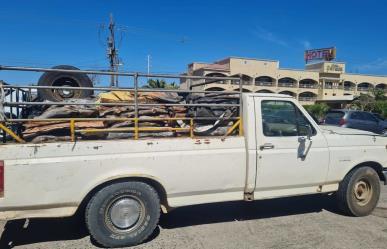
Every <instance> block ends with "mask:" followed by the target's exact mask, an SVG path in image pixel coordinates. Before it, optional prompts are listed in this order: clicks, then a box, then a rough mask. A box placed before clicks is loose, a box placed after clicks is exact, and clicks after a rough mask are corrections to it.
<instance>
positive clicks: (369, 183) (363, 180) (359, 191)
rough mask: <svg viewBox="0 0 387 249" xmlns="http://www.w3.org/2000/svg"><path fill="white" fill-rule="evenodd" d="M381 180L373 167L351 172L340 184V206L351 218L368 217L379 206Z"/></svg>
mask: <svg viewBox="0 0 387 249" xmlns="http://www.w3.org/2000/svg"><path fill="white" fill-rule="evenodd" d="M379 196H380V179H379V176H378V174H377V173H376V171H375V170H374V169H373V168H371V167H360V168H356V169H354V170H352V171H351V172H349V173H348V174H347V175H346V176H345V177H344V179H343V181H342V182H341V183H340V184H339V190H338V192H337V201H338V206H339V208H340V210H341V211H343V212H344V213H345V214H347V215H351V216H367V215H369V214H371V213H372V211H373V210H374V209H375V207H376V205H377V204H378V201H379Z"/></svg>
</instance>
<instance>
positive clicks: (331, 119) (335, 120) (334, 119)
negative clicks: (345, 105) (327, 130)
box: [325, 111, 344, 124]
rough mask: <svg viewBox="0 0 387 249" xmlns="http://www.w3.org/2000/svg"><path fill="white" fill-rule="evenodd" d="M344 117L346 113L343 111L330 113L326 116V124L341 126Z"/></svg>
mask: <svg viewBox="0 0 387 249" xmlns="http://www.w3.org/2000/svg"><path fill="white" fill-rule="evenodd" d="M342 117H344V112H341V111H330V112H328V113H327V115H326V116H325V123H326V124H339V123H340V119H341V118H342Z"/></svg>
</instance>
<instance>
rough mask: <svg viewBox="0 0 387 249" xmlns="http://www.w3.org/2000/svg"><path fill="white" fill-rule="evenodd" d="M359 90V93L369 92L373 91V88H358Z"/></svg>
mask: <svg viewBox="0 0 387 249" xmlns="http://www.w3.org/2000/svg"><path fill="white" fill-rule="evenodd" d="M357 90H358V91H359V92H369V91H370V90H371V87H358V88H357Z"/></svg>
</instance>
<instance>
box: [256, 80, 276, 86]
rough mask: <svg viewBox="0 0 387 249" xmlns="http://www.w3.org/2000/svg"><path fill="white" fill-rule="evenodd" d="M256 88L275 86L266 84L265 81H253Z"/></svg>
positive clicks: (271, 83) (269, 83)
mask: <svg viewBox="0 0 387 249" xmlns="http://www.w3.org/2000/svg"><path fill="white" fill-rule="evenodd" d="M255 85H256V86H270V87H271V86H275V84H274V82H267V81H255Z"/></svg>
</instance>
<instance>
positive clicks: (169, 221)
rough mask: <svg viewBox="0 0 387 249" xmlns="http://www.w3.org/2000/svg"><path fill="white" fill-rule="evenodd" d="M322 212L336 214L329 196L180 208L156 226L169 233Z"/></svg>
mask: <svg viewBox="0 0 387 249" xmlns="http://www.w3.org/2000/svg"><path fill="white" fill-rule="evenodd" d="M322 210H327V211H329V212H332V213H337V214H340V212H339V211H338V210H337V208H336V202H335V198H333V196H327V195H310V196H298V197H288V198H279V199H271V200H259V201H254V202H244V201H240V202H225V203H213V204H205V205H197V206H189V207H182V208H178V209H176V210H174V211H172V212H170V213H169V214H166V215H163V216H162V217H161V220H160V226H161V227H162V228H164V229H173V228H178V227H185V226H193V225H202V224H209V223H219V222H230V221H235V220H238V221H243V220H255V219H265V218H273V217H279V216H287V215H298V214H305V213H313V212H321V211H322Z"/></svg>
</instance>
